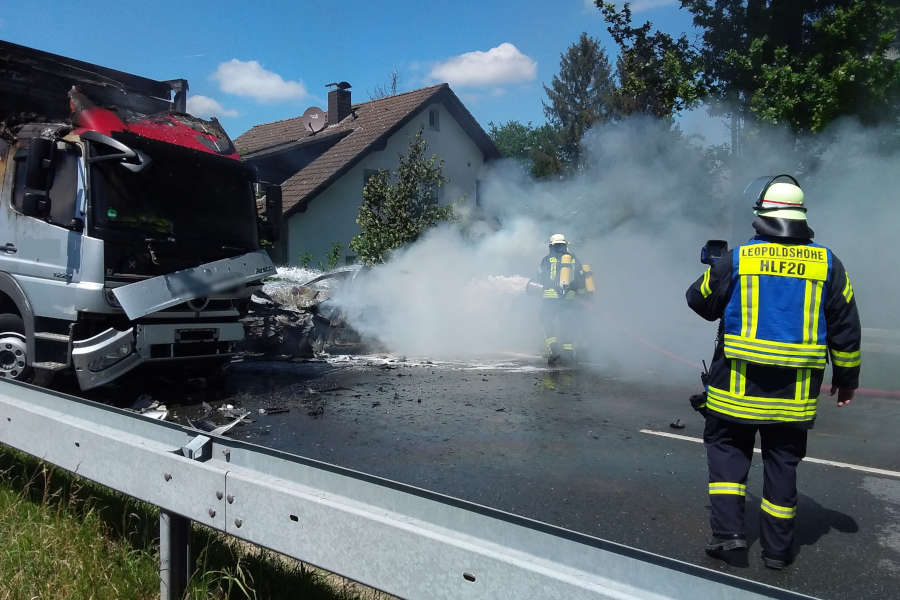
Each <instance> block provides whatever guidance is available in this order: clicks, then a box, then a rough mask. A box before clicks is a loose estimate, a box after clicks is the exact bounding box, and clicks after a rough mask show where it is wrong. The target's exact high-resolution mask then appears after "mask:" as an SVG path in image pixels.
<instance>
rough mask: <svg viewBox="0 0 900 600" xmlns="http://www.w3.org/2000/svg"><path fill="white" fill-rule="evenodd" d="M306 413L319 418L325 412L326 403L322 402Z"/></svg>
mask: <svg viewBox="0 0 900 600" xmlns="http://www.w3.org/2000/svg"><path fill="white" fill-rule="evenodd" d="M306 414H307V415H309V416H310V417H312V418H314V419H317V418H319V417H321V416H322V415H324V414H325V405H324V404H320V405H318V406H317V407H316V408H315V409H313V410H311V411H309V412H308V413H306Z"/></svg>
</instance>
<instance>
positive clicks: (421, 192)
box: [350, 130, 454, 265]
mask: <svg viewBox="0 0 900 600" xmlns="http://www.w3.org/2000/svg"><path fill="white" fill-rule="evenodd" d="M426 150H427V145H426V143H425V138H424V136H423V135H422V131H421V130H419V132H418V133H417V134H416V135H415V137H414V138H412V139H411V140H410V142H409V148H408V151H407V153H406V154H405V155H404V154H401V155H400V160H399V163H398V165H397V169H396V170H395V171H394V172H393V173H391V172H390V171H386V170H380V171H376V173H375V174H374V175H372V176H371V177H370V178H369V180H368V181H367V182H366V185H365V186H364V187H363V192H362V196H363V203H362V206H360V208H359V216H358V217H357V219H356V223H357V224H358V225H359V227H360V229H361V230H362V231H361V233H360V234H359V235H356V236H354V237H353V239H352V240H351V241H350V248H351V249H352V250H353V251H355V252H356V254H357V256H358V257H359V260H360V261H361V262H362V263H364V264H367V265H372V264H377V263H383V262H385V260H386V259H387V258H388V255H389V254H390V252H391V250H394V249H395V248H400V247H401V246H405V245H407V244H410V243H412V242H414V241H416V240H417V239H418V238H419V236H420V235H421V234H422V232H424V231H426V230H427V229H430V228H431V227H434V226H435V225H437V224H438V223H441V222H444V221H451V220H453V218H454V215H453V206H452V205H448V206H440V205H439V204H438V202H437V192H438V190H439V189H440V187H441V186H442V185H444V183H446V182H447V178H446V177H444V175H443V174H442V172H441V171H442V169H443V165H444V161H443V160H439V159H438V158H437V157H436V156H434V155H432V156H431V158H427V157H426V156H425V152H426Z"/></svg>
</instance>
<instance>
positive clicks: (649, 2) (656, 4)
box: [584, 0, 678, 15]
mask: <svg viewBox="0 0 900 600" xmlns="http://www.w3.org/2000/svg"><path fill="white" fill-rule="evenodd" d="M613 4H615V5H616V7H617V8H620V9H621V8H622V4H624V3H623V2H614V3H613ZM677 4H678V0H633V1H632V2H630V5H631V12H633V13H639V12H644V11H647V10H651V9H653V8H660V7H662V6H675V5H677ZM584 10H585V12H596V13H597V14H598V15H599V14H600V9H599V8H597V5H596V4H594V0H584Z"/></svg>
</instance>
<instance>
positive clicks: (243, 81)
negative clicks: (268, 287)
mask: <svg viewBox="0 0 900 600" xmlns="http://www.w3.org/2000/svg"><path fill="white" fill-rule="evenodd" d="M592 4H593V3H592V2H591V1H590V0H543V1H540V0H519V1H517V2H513V1H506V2H500V1H492V0H482V1H480V2H460V1H450V0H431V1H428V2H423V1H422V0H397V1H393V2H380V3H379V2H372V1H371V0H369V1H360V0H333V1H326V2H304V1H294V2H269V1H263V0H257V1H255V2H247V1H243V2H201V1H190V0H188V1H185V2H180V3H173V2H148V3H138V2H108V1H106V2H94V1H91V2H62V1H58V0H56V1H54V0H50V1H49V2H16V3H13V2H3V3H0V39H3V40H7V41H10V42H14V43H17V44H22V45H25V46H31V47H34V48H38V49H41V50H45V51H48V52H53V53H56V54H63V55H65V56H71V57H74V58H78V59H81V60H85V61H89V62H94V63H98V64H101V65H104V66H107V67H111V68H115V69H120V70H123V71H128V72H131V73H136V74H139V75H144V76H147V77H151V78H154V79H172V78H178V77H184V78H186V79H188V81H189V83H190V94H189V102H190V104H189V108H190V109H191V112H193V113H194V114H198V115H203V114H204V113H205V114H210V113H211V114H215V115H216V116H218V117H219V119H220V121H221V122H222V123H223V125H224V126H225V128H226V130H227V131H228V132H229V134H231V135H232V137H237V136H238V135H240V134H241V133H243V132H244V131H246V130H247V129H249V128H250V127H251V126H253V125H254V124H257V123H266V122H270V121H275V120H279V119H286V118H289V117H293V116H297V115H299V114H301V113H302V112H303V111H304V110H305V109H306V108H307V107H309V106H319V107H321V108H323V109H325V108H327V102H326V96H327V90H326V88H325V84H327V83H330V82H332V81H341V80H345V81H349V82H350V83H351V84H352V85H353V88H352V90H351V91H352V94H353V100H354V102H360V101H365V100H368V99H369V97H370V92H372V91H373V90H374V89H375V88H376V86H379V85H386V84H387V83H388V81H389V77H390V73H391V72H392V71H393V70H395V69H396V70H397V71H398V72H399V74H400V82H399V87H400V91H408V90H412V89H416V88H420V87H424V86H427V85H432V84H434V83H437V82H440V81H448V82H449V83H450V84H451V86H452V88H453V90H454V91H455V92H456V93H457V94H458V95H459V96H460V98H462V100H463V102H465V103H466V105H467V107H468V108H469V110H470V111H471V112H472V114H474V115H475V117H476V118H477V119H478V121H479V122H480V123H481V124H482V125H483V126H484V127H485V128H487V124H488V122H490V121H494V122H498V123H499V122H504V121H508V120H511V119H515V120H519V121H522V122H528V121H531V122H533V123H535V124H538V123H542V122H543V121H544V115H543V111H542V106H541V100H542V99H544V98H545V95H544V91H543V88H542V84H546V83H549V82H550V80H551V79H552V77H553V75H554V74H555V73H556V72H557V71H558V69H559V56H560V54H561V53H562V52H564V51H565V50H566V48H567V47H568V46H569V45H570V44H571V43H573V42H574V41H575V40H576V39H577V38H578V36H579V35H580V34H581V32H582V31H586V32H588V34H590V35H592V36H594V37H597V38H599V39H600V40H601V42H602V43H603V44H604V45H605V46H606V47H607V52H608V53H609V54H610V58H611V59H614V56H615V49H614V47H613V46H612V40H611V39H610V37H609V35H608V33H607V32H606V28H605V26H604V23H603V20H602V19H601V18H600V15H599V11H598V10H597V9H596V8H594V7H593V6H592ZM678 4H679V3H678V0H637V1H635V2H632V10H633V12H634V13H635V15H634V20H635V21H640V22H643V21H644V20H647V19H649V20H651V21H652V22H653V23H654V24H655V25H656V26H657V27H659V28H661V29H663V30H665V31H669V32H672V33H681V32H688V33H689V35H691V36H693V35H694V34H693V32H692V31H691V24H690V16H689V15H688V14H687V13H686V12H684V11H681V10H680V9H679V8H678ZM689 121H690V122H692V123H693V122H694V121H697V127H700V128H702V127H703V126H704V123H703V121H705V114H699V113H698V114H696V115H693V117H692V118H691V119H689ZM691 128H692V129H694V127H691Z"/></svg>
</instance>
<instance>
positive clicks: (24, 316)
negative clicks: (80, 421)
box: [0, 42, 280, 389]
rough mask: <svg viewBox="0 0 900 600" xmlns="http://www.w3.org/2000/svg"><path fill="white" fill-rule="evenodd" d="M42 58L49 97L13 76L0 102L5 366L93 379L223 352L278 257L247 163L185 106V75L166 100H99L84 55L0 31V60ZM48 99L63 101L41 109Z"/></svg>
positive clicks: (238, 337)
mask: <svg viewBox="0 0 900 600" xmlns="http://www.w3.org/2000/svg"><path fill="white" fill-rule="evenodd" d="M4 52H5V54H4ZM23 57H24V58H23ZM26 59H27V60H26ZM36 60H38V61H45V62H47V63H49V64H50V65H52V66H53V67H54V68H55V69H56V71H55V73H56V75H54V77H55V79H53V80H52V81H51V82H50V85H48V86H45V88H47V89H50V88H52V89H51V91H50V92H48V93H47V94H45V95H46V96H47V97H46V98H45V97H43V96H41V95H40V94H38V93H32V92H31V91H30V90H27V89H24V88H23V89H21V90H18V94H19V95H18V96H17V98H18V99H17V100H16V101H17V102H18V103H19V104H18V106H16V107H15V108H22V107H26V108H28V107H31V108H34V109H36V110H31V111H27V113H24V111H19V112H16V111H15V110H13V109H11V107H10V105H9V104H8V105H7V106H6V107H5V108H6V111H5V112H3V109H4V106H2V103H0V121H3V122H2V123H0V377H5V378H12V379H27V378H29V377H30V376H31V375H32V374H33V373H34V372H35V371H48V372H53V371H60V370H65V369H72V370H74V372H75V374H76V376H77V379H78V382H79V385H80V386H81V388H82V389H89V388H92V387H96V386H98V385H102V384H104V383H107V382H109V381H112V380H114V379H116V378H118V377H120V376H122V375H123V374H125V373H126V372H128V371H130V370H132V369H134V368H135V367H137V366H138V365H141V364H144V363H151V362H158V363H161V362H172V363H175V362H180V363H183V364H192V365H212V366H215V365H218V364H221V363H222V362H225V361H227V360H229V359H230V357H231V356H232V355H233V354H234V353H235V352H236V351H237V350H238V345H239V343H240V342H241V341H242V340H243V338H244V329H243V325H242V324H241V323H240V322H239V319H240V317H241V316H243V315H244V314H245V313H246V311H247V308H248V305H249V298H250V295H251V294H252V292H253V290H254V289H255V288H256V287H258V286H259V285H261V280H262V279H263V278H264V277H266V276H268V275H270V274H273V273H274V271H275V268H274V266H273V265H272V263H271V261H270V260H269V257H268V255H267V254H266V252H265V251H264V250H262V249H261V248H260V240H259V231H260V227H259V222H258V217H257V209H256V197H255V190H256V189H257V187H258V186H257V182H256V179H255V176H254V173H253V172H252V171H250V170H249V169H248V168H247V167H245V166H244V165H243V164H242V163H241V162H240V159H239V157H238V156H237V153H236V152H235V151H234V147H233V145H232V144H231V140H230V139H228V136H227V134H226V133H225V132H224V130H223V129H222V128H221V126H219V124H218V122H216V121H215V120H210V121H205V120H201V119H197V118H195V117H192V116H190V115H188V114H186V113H184V112H183V104H184V97H183V94H182V97H181V99H180V106H179V101H178V97H177V93H178V92H180V91H186V89H187V84H186V82H184V81H183V80H175V81H176V82H177V86H170V88H172V87H175V88H177V89H176V90H175V91H176V100H175V101H174V102H172V101H169V100H166V99H163V104H162V105H161V106H162V107H163V108H164V110H162V111H160V112H154V113H152V114H149V115H148V114H145V113H143V112H141V111H140V110H136V109H135V107H134V106H133V105H132V106H124V105H122V104H121V103H116V102H112V103H110V102H109V101H108V99H104V100H107V102H106V103H105V104H104V105H99V104H95V103H94V102H93V99H92V98H91V97H90V96H89V93H90V90H91V89H92V88H91V87H90V84H91V82H90V81H87V82H85V80H84V77H83V75H81V73H83V72H84V69H83V64H84V63H82V64H81V68H76V69H68V70H67V67H69V66H70V63H71V62H73V61H72V59H66V58H65V57H58V56H55V55H48V54H46V53H42V52H40V51H36V50H31V49H26V48H23V47H19V46H15V45H12V44H8V43H6V42H0V71H4V70H6V71H8V70H10V69H14V68H17V67H19V63H26V66H32V67H33V61H36ZM4 61H5V62H4ZM17 61H18V62H17ZM29 61H31V63H30V64H28V63H29ZM74 62H77V61H74ZM77 66H78V65H77ZM92 67H95V71H96V69H102V68H101V67H96V66H93V65H92ZM22 72H23V73H24V72H25V71H22ZM28 72H29V73H30V74H31V75H30V76H31V77H33V78H37V79H38V81H37V83H38V84H39V83H40V77H41V75H40V71H37V70H35V69H29V70H28ZM44 72H45V73H46V69H45V71H44ZM76 72H77V73H78V74H77V75H76V74H75V73H76ZM0 74H5V73H0ZM121 75H127V74H121ZM103 77H109V70H105V71H104V72H103ZM128 77H132V78H136V76H130V75H128ZM138 79H140V78H138ZM117 80H118V81H123V80H124V77H119V78H118V79H117ZM8 81H10V80H8ZM148 81H150V82H151V83H153V84H160V83H172V82H153V81H152V80H148ZM85 83H86V84H87V85H85ZM139 83H140V81H139ZM61 84H65V85H66V86H67V87H68V91H67V96H68V98H66V97H65V96H63V97H61V98H60V97H59V93H58V90H59V88H60V87H61ZM79 84H82V85H84V86H85V87H86V88H87V89H88V91H87V92H85V91H82V90H81V89H80V87H79ZM36 88H37V89H41V86H40V85H37V86H36ZM36 88H35V86H32V89H36ZM156 89H157V90H158V89H159V85H157V86H156ZM53 90H56V92H55V93H53ZM6 91H8V90H6ZM13 91H16V90H13ZM104 92H105V90H103V89H98V91H97V92H96V95H98V96H102V93H104ZM29 95H31V97H33V99H34V103H33V105H32V104H29V102H28V100H29ZM157 95H158V93H157ZM7 97H12V96H7ZM135 98H137V99H138V100H141V98H140V97H139V95H138V94H137V93H136V92H135V91H134V90H131V92H130V95H129V98H128V101H129V102H133V101H134V99H135ZM151 99H152V98H151ZM53 101H58V102H59V103H62V104H63V105H64V106H67V107H68V108H69V109H70V110H71V113H70V114H69V115H67V116H65V117H62V116H61V115H59V114H58V113H57V114H50V115H49V116H50V118H46V117H45V115H46V114H47V113H49V112H51V111H48V110H46V106H47V105H48V104H49V103H51V102H53ZM150 104H152V103H150ZM53 107H54V108H55V105H53ZM139 108H144V107H143V106H141V107H139ZM156 108H159V103H157V106H156ZM178 108H181V109H182V110H181V111H179V110H177V109H178ZM41 109H44V110H41ZM23 113H24V114H26V116H24V117H23V116H22V115H23ZM34 114H37V115H39V116H41V117H44V118H39V119H37V120H34V117H33V116H32V115H34ZM278 192H279V190H278V189H277V188H270V189H269V190H268V194H267V197H268V199H269V202H270V204H271V203H272V202H273V201H280V194H279V193H278ZM277 229H278V227H277V226H275V227H272V228H270V231H274V232H276V233H277Z"/></svg>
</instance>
